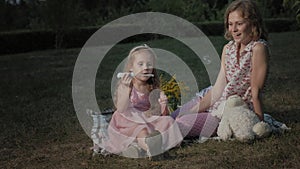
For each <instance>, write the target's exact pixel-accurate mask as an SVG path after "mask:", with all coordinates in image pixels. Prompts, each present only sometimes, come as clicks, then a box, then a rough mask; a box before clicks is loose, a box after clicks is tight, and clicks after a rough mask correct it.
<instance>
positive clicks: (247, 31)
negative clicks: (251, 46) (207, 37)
mask: <svg viewBox="0 0 300 169" xmlns="http://www.w3.org/2000/svg"><path fill="white" fill-rule="evenodd" d="M228 31H229V32H230V34H231V36H232V38H233V40H234V41H235V42H237V43H241V44H244V45H247V44H248V43H249V42H250V41H251V39H252V36H251V34H252V26H251V25H250V23H249V21H247V19H245V18H243V17H242V15H241V12H240V11H233V12H231V13H229V16H228Z"/></svg>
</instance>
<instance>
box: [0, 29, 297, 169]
mask: <svg viewBox="0 0 300 169" xmlns="http://www.w3.org/2000/svg"><path fill="white" fill-rule="evenodd" d="M210 39H211V41H212V43H213V44H214V45H215V47H216V49H217V51H218V52H219V53H220V51H221V48H222V45H223V44H224V43H225V41H224V40H223V38H222V37H210ZM147 44H149V45H150V46H152V47H160V48H163V49H165V50H169V51H172V52H173V53H175V54H177V55H179V56H181V57H182V59H183V60H184V61H186V62H187V64H188V65H189V67H191V68H192V69H193V73H194V74H195V75H196V77H197V79H198V86H199V88H202V87H205V86H206V85H208V84H209V81H208V78H207V75H206V72H205V71H204V70H203V65H202V63H201V61H197V58H196V57H195V55H193V53H192V52H191V51H190V50H189V49H187V48H186V47H184V45H182V44H180V43H179V42H177V41H174V40H170V39H169V40H156V41H149V42H147ZM297 44H298V45H297ZM299 44H300V32H286V33H273V34H271V35H270V47H271V52H272V56H271V59H270V74H269V78H268V82H267V87H266V91H265V97H264V103H265V111H266V112H269V113H270V114H271V115H272V116H273V117H275V118H276V119H278V120H279V121H282V122H284V123H286V124H287V125H288V126H289V127H291V128H292V130H291V131H290V132H288V133H284V134H283V135H273V136H271V137H269V138H266V139H264V140H257V141H255V142H254V143H252V144H243V143H239V142H237V141H229V142H217V141H213V140H211V141H208V142H206V143H203V144H197V143H185V144H183V145H182V146H181V147H179V148H174V149H172V150H170V155H171V157H170V158H169V159H166V160H164V161H159V162H152V161H148V160H147V159H128V158H124V157H119V156H115V155H113V156H107V157H104V156H94V157H93V156H92V152H91V150H90V149H89V148H90V147H91V146H92V141H91V139H90V138H89V137H88V136H87V135H86V134H85V132H84V131H83V129H82V128H81V126H80V124H79V122H78V120H77V117H76V113H75V111H74V107H73V102H72V93H71V92H72V73H73V68H74V64H75V62H76V58H77V56H78V54H79V51H80V49H68V50H56V51H53V50H48V51H38V52H31V53H23V54H15V55H2V56H0V77H1V79H2V80H1V83H0V87H1V90H0V95H1V97H0V115H1V116H0V128H1V134H0V143H1V144H0V166H1V167H3V168H153V169H155V168H180V169H182V168H189V169H193V168H195V169H196V168H197V169H198V168H298V167H299V166H300V158H299V157H300V144H299V138H300V124H299V120H300V115H299V112H300V111H299V110H300V87H299V83H300V75H299V70H300V68H299V65H300V58H299V57H298V55H299V52H300V49H299ZM135 45H137V44H120V45H117V46H115V47H114V48H113V50H111V51H110V52H109V53H108V56H107V57H105V59H104V60H103V62H102V63H103V64H101V65H100V67H99V69H98V72H105V73H98V74H97V80H96V89H95V91H96V97H97V101H98V104H99V106H100V107H109V106H111V104H112V103H111V99H110V88H109V87H110V80H109V79H110V78H111V76H112V74H113V71H114V66H115V65H117V64H118V63H119V61H120V60H122V59H123V58H124V57H126V54H127V52H128V50H129V49H130V48H131V47H133V46H135ZM103 89H107V90H103Z"/></svg>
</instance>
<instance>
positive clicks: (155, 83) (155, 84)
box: [114, 44, 160, 103]
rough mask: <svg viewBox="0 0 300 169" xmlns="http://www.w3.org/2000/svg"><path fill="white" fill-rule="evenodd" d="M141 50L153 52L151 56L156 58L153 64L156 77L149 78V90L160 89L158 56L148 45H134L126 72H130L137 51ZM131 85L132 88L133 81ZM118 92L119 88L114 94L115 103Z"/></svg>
mask: <svg viewBox="0 0 300 169" xmlns="http://www.w3.org/2000/svg"><path fill="white" fill-rule="evenodd" d="M141 51H147V52H149V53H150V54H151V56H153V59H154V65H153V66H154V67H153V71H152V74H153V75H154V77H150V78H149V79H148V80H147V84H149V91H152V90H153V89H159V88H160V82H159V77H158V74H157V70H156V69H155V62H156V58H157V56H156V54H155V52H154V51H153V50H152V49H151V48H150V47H149V46H147V45H146V44H144V45H141V46H136V47H134V48H133V49H131V50H130V52H129V54H128V57H127V61H126V64H125V66H124V72H129V71H130V69H131V68H132V66H133V62H134V59H135V54H137V52H141ZM120 83H121V82H120V80H119V82H118V84H117V88H118V87H119V85H120ZM129 87H130V89H131V90H132V87H133V84H132V83H131V84H130V86H129ZM117 92H118V90H116V91H115V95H114V101H115V103H117V99H118V98H117ZM130 93H131V92H130Z"/></svg>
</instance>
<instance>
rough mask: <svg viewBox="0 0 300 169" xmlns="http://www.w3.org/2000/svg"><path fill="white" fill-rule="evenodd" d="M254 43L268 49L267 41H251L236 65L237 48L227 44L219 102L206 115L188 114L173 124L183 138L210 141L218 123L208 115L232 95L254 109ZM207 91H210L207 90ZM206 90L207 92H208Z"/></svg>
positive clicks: (197, 100)
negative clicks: (208, 138) (252, 74)
mask: <svg viewBox="0 0 300 169" xmlns="http://www.w3.org/2000/svg"><path fill="white" fill-rule="evenodd" d="M257 43H262V44H264V45H267V43H266V41H264V40H258V41H251V42H250V43H248V44H247V46H246V47H245V49H244V50H243V51H242V52H241V57H240V60H239V62H238V61H237V57H236V56H237V44H236V43H235V42H234V41H230V42H229V43H228V44H227V45H226V47H225V49H226V50H225V74H226V81H227V85H226V87H225V89H224V91H223V93H222V96H221V98H220V99H219V100H218V101H217V102H216V103H215V104H214V105H213V106H212V107H211V108H210V109H209V110H207V112H201V113H198V114H187V115H183V116H181V117H180V118H177V119H176V121H177V123H178V125H179V127H180V130H181V131H182V134H183V136H191V137H195V136H200V137H210V136H211V135H213V134H214V133H215V131H216V129H217V127H218V125H219V119H218V118H217V117H214V116H213V115H212V114H211V112H212V111H214V110H216V109H217V108H218V106H219V105H220V103H221V102H222V101H225V100H226V99H227V98H228V97H229V96H231V95H239V96H240V97H242V98H243V100H244V101H245V102H246V103H247V104H248V106H249V108H250V109H253V104H252V95H251V86H250V85H251V82H250V80H251V79H250V76H251V71H252V63H251V58H252V53H253V51H252V49H253V47H254V46H255V45H256V44H257ZM209 89H210V88H209ZM209 89H208V90H209ZM206 92H207V90H205V91H202V93H201V94H200V96H198V97H195V98H194V99H193V100H191V101H190V102H188V103H186V104H185V105H183V106H182V108H181V110H177V112H176V111H175V115H173V118H176V116H177V114H178V113H179V111H182V112H184V113H186V112H188V110H189V109H190V108H192V107H193V106H194V105H195V104H197V103H198V102H199V100H200V99H201V98H202V97H203V96H204V95H205V93H206Z"/></svg>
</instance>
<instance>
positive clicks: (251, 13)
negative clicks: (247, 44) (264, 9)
mask: <svg viewBox="0 0 300 169" xmlns="http://www.w3.org/2000/svg"><path fill="white" fill-rule="evenodd" d="M233 11H240V12H241V14H242V17H243V18H245V19H247V20H248V21H249V23H250V25H251V26H252V27H253V29H252V39H253V40H258V39H264V40H268V34H267V31H266V30H265V28H264V25H263V19H262V16H261V14H260V12H259V9H258V7H257V5H256V4H255V2H254V1H253V0H236V1H233V2H232V3H231V4H230V5H229V6H228V7H227V9H226V12H225V14H224V26H225V34H224V37H225V38H226V39H227V40H232V39H233V38H232V35H231V34H230V32H229V31H228V25H229V24H228V16H229V14H230V13H231V12H233Z"/></svg>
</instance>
